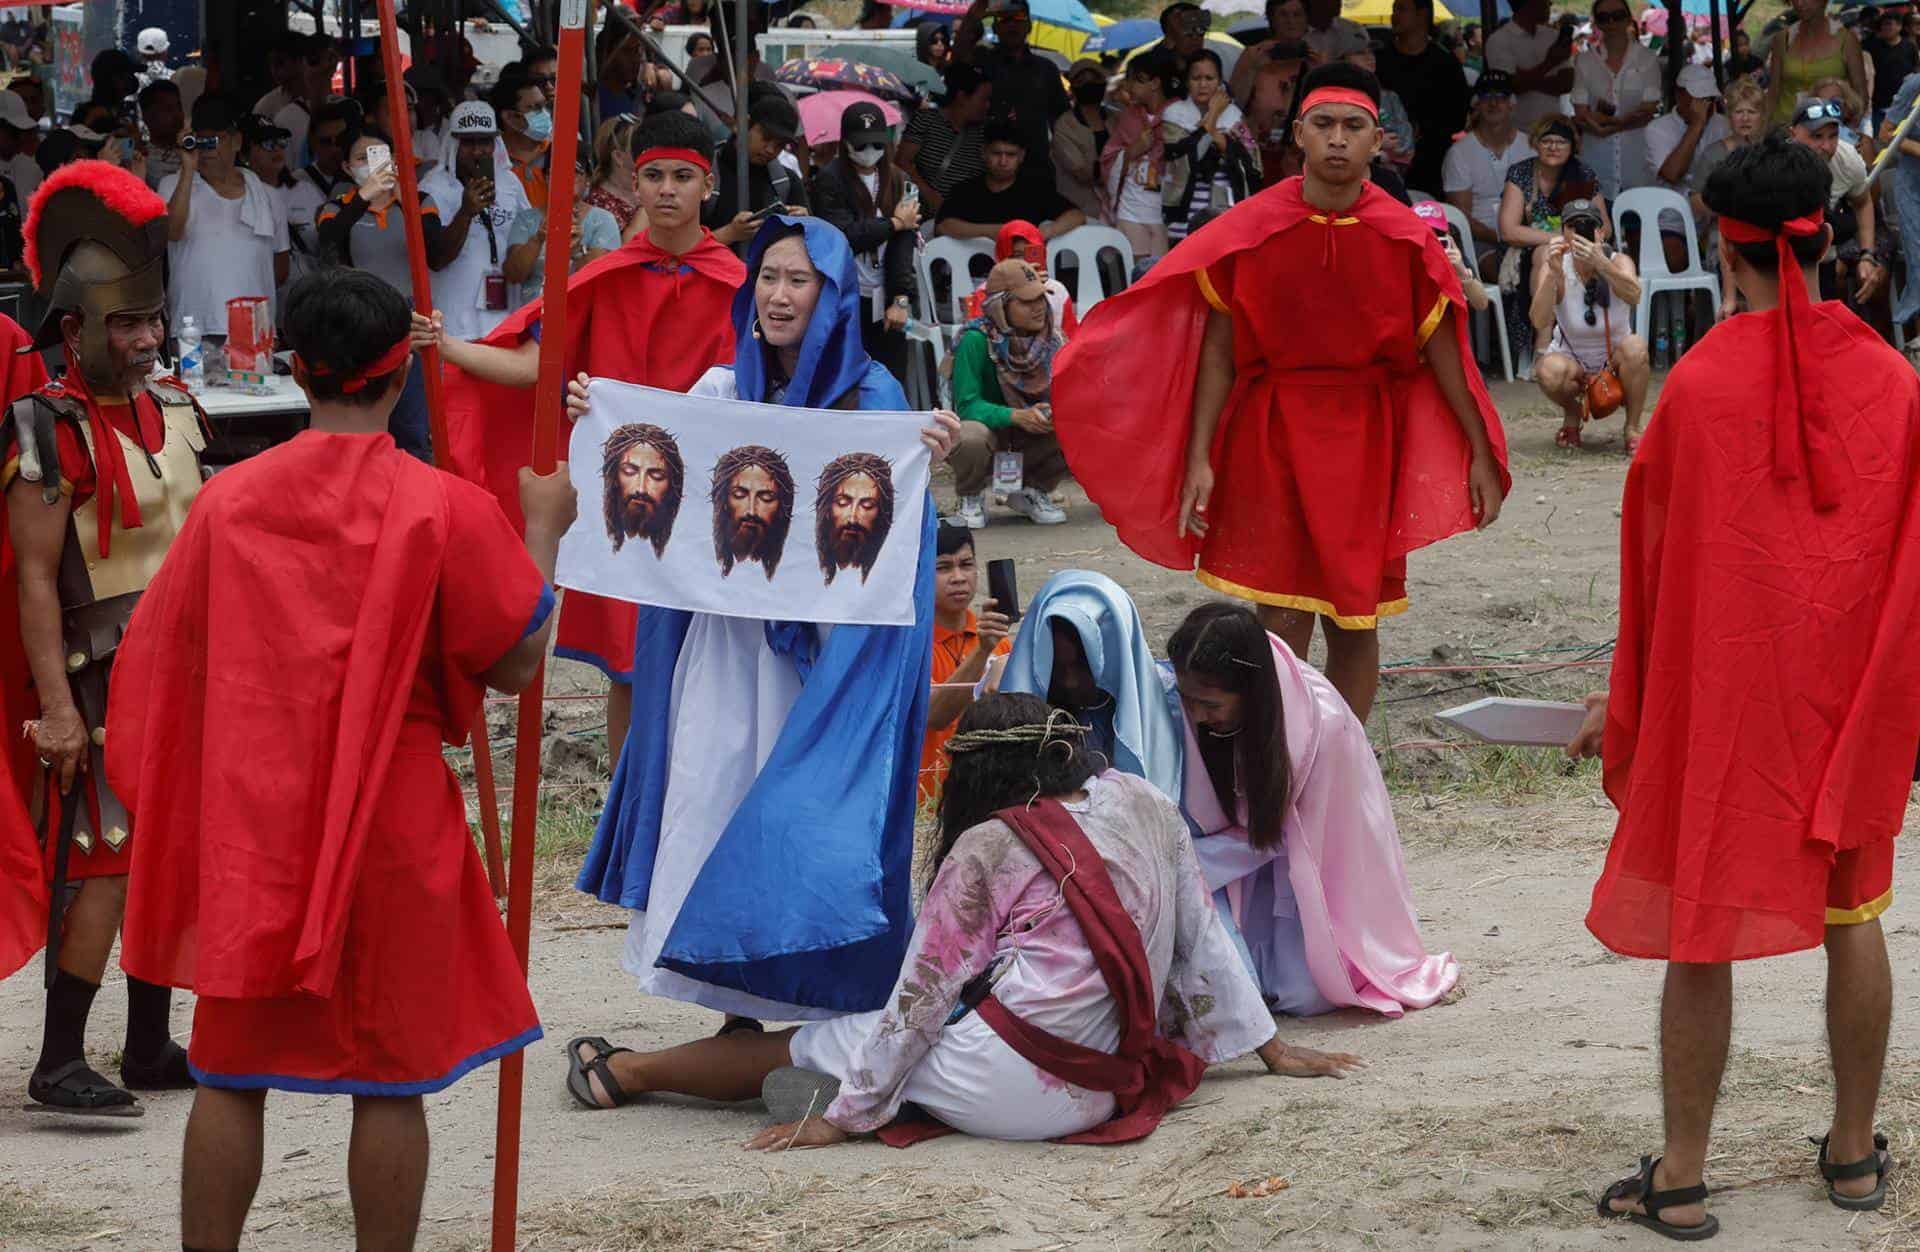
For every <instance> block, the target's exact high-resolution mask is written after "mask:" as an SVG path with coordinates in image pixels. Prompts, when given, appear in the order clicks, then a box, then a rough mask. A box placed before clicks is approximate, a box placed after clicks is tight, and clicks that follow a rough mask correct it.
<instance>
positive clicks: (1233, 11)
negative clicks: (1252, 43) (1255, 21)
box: [1200, 0, 1259, 17]
mask: <svg viewBox="0 0 1920 1252" xmlns="http://www.w3.org/2000/svg"><path fill="white" fill-rule="evenodd" d="M1258 2H1259V0H1200V7H1201V8H1203V9H1205V10H1206V11H1207V12H1209V13H1212V14H1215V15H1217V16H1220V17H1239V16H1240V15H1242V14H1245V13H1257V12H1259V9H1258V8H1257V7H1256V5H1257V4H1258Z"/></svg>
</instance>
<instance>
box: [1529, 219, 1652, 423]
mask: <svg viewBox="0 0 1920 1252" xmlns="http://www.w3.org/2000/svg"><path fill="white" fill-rule="evenodd" d="M1605 238H1606V221H1605V218H1604V217H1603V216H1602V212H1601V209H1600V208H1599V206H1597V205H1596V204H1595V203H1594V202H1593V201H1591V200H1574V201H1572V202H1571V203H1569V204H1568V205H1567V206H1566V207H1565V208H1564V209H1562V210H1561V212H1560V235H1559V237H1558V238H1557V239H1555V240H1553V242H1551V243H1549V244H1548V245H1547V246H1546V248H1545V249H1544V256H1545V261H1544V263H1543V264H1541V265H1538V266H1536V267H1535V271H1534V287H1533V304H1532V306H1531V308H1530V310H1529V315H1530V317H1531V320H1532V322H1533V328H1534V335H1535V338H1536V340H1537V341H1539V340H1549V339H1550V341H1549V342H1548V343H1547V346H1546V348H1545V350H1544V351H1542V352H1541V353H1540V355H1539V356H1537V357H1535V358H1534V362H1533V376H1534V379H1535V381H1537V382H1538V383H1539V384H1540V390H1541V391H1542V392H1544V393H1546V396H1547V398H1548V399H1549V400H1552V401H1553V402H1554V403H1555V404H1557V405H1559V406H1560V411H1561V413H1562V415H1563V421H1562V423H1561V427H1560V433H1559V435H1558V436H1557V437H1556V438H1555V439H1554V442H1555V443H1557V444H1558V445H1560V446H1561V447H1563V448H1578V447H1580V446H1581V439H1580V425H1581V423H1582V422H1583V421H1597V420H1599V419H1600V418H1602V417H1605V416H1607V414H1608V413H1609V412H1611V409H1610V408H1608V407H1607V406H1608V405H1609V404H1622V405H1624V407H1625V409H1626V429H1625V433H1624V443H1625V449H1626V453H1627V455H1628V456H1632V455H1633V452H1634V450H1635V449H1636V448H1637V447H1638V446H1639V444H1640V412H1641V410H1642V409H1643V408H1645V407H1646V403H1647V381H1648V379H1649V377H1650V376H1651V372H1652V369H1651V365H1650V364H1649V357H1648V355H1647V341H1646V340H1645V339H1642V338H1641V337H1640V336H1639V335H1636V334H1634V333H1633V308H1634V306H1635V305H1637V304H1639V303H1640V271H1639V270H1638V269H1637V268H1636V267H1635V266H1634V263H1633V258H1632V257H1630V256H1628V255H1627V254H1626V253H1624V252H1615V251H1614V250H1613V249H1612V248H1610V247H1608V246H1607V244H1606V241H1605ZM1609 377H1610V381H1609ZM1596 380H1597V381H1596Z"/></svg>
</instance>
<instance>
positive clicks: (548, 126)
mask: <svg viewBox="0 0 1920 1252" xmlns="http://www.w3.org/2000/svg"><path fill="white" fill-rule="evenodd" d="M522 118H523V125H524V129H525V130H526V133H527V138H529V139H531V140H533V141H534V142H536V143H545V142H546V141H547V140H549V139H551V138H553V114H551V113H549V112H547V110H545V109H535V110H534V111H533V112H531V113H527V114H523V115H522Z"/></svg>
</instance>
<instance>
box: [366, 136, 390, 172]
mask: <svg viewBox="0 0 1920 1252" xmlns="http://www.w3.org/2000/svg"><path fill="white" fill-rule="evenodd" d="M392 168H393V149H392V148H389V147H388V146H387V145H386V144H383V143H370V144H368V145H367V181H368V182H372V181H373V180H374V179H376V178H378V177H380V175H381V174H383V173H385V172H386V171H388V170H390V169H392Z"/></svg>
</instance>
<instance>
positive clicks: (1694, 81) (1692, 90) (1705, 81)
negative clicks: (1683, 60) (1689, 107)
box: [1673, 65, 1720, 100]
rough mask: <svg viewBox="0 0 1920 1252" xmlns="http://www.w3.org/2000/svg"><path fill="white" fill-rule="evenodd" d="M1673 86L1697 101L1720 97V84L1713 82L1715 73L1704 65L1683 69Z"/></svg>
mask: <svg viewBox="0 0 1920 1252" xmlns="http://www.w3.org/2000/svg"><path fill="white" fill-rule="evenodd" d="M1673 85H1674V86H1676V87H1678V88H1679V89H1680V90H1682V91H1684V92H1686V93H1687V94H1688V95H1690V96H1692V97H1693V98H1694V99H1695V100H1713V99H1716V98H1718V96H1719V95H1720V84H1719V83H1717V82H1715V81H1714V80H1713V71H1712V70H1711V69H1709V68H1708V67H1706V66H1704V65H1687V66H1683V67H1681V70H1680V74H1679V76H1678V77H1676V78H1675V79H1674V80H1673Z"/></svg>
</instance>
